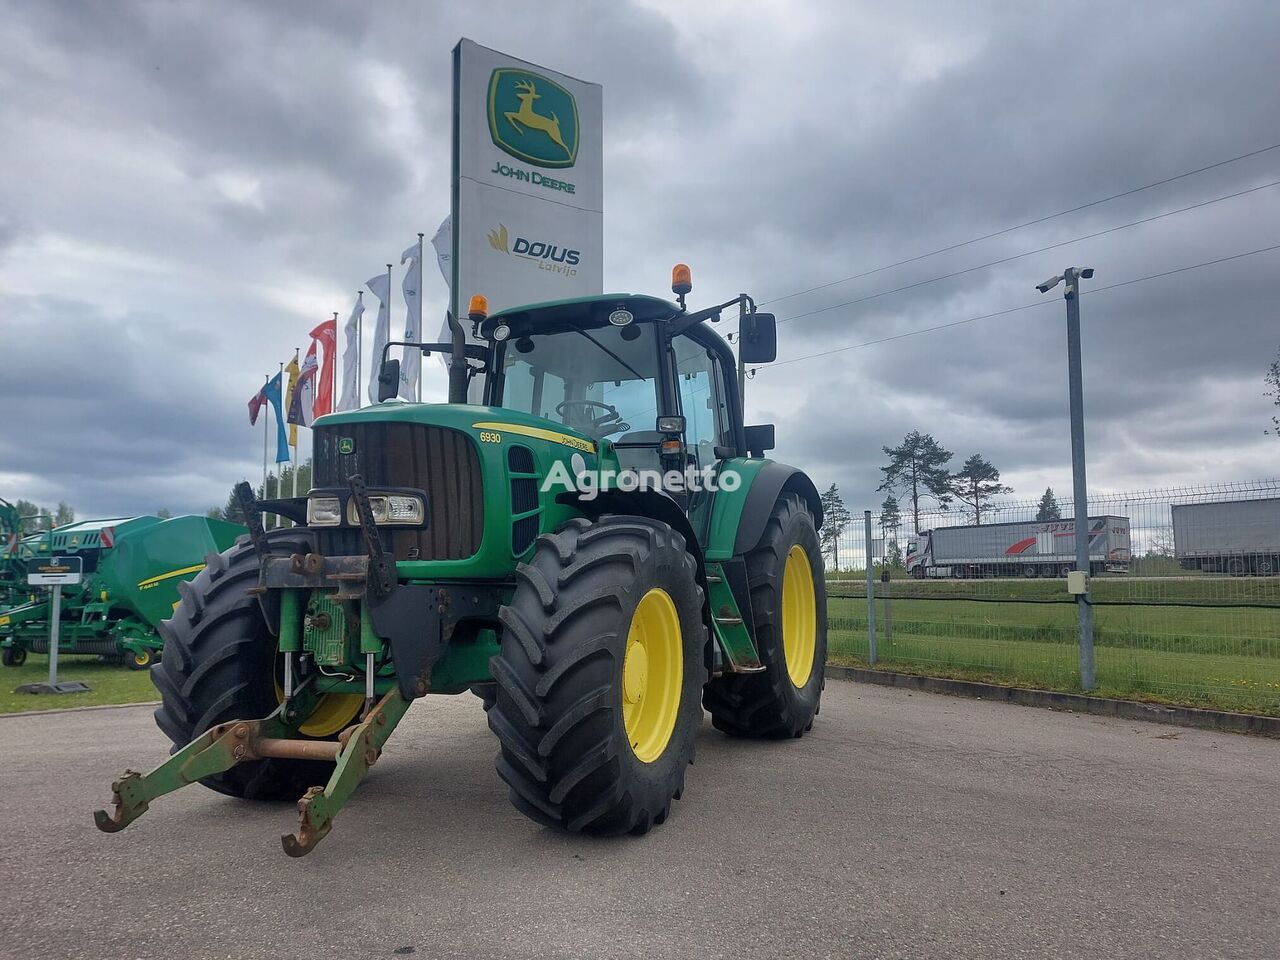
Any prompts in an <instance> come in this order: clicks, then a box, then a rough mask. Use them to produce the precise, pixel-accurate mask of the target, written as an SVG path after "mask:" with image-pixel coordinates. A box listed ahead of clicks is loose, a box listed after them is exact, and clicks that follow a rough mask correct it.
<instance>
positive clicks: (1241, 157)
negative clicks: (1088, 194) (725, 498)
mask: <svg viewBox="0 0 1280 960" xmlns="http://www.w3.org/2000/svg"><path fill="white" fill-rule="evenodd" d="M1276 149H1280V143H1273V144H1272V145H1271V146H1269V147H1262V148H1260V149H1258V150H1250V151H1249V152H1248V153H1242V154H1239V155H1238V156H1234V157H1228V158H1227V159H1225V160H1219V161H1217V162H1216V163H1210V164H1208V165H1207V166H1203V167H1198V168H1196V169H1195V170H1188V171H1187V172H1186V173H1179V174H1177V175H1176V176H1172V177H1165V178H1164V179H1163V180H1155V181H1153V182H1151V183H1146V184H1143V185H1142V186H1140V187H1134V188H1133V189H1131V190H1124V191H1122V192H1120V193H1113V194H1111V195H1110V196H1107V197H1100V198H1098V199H1097V200H1090V201H1089V202H1088V203H1082V204H1080V205H1079V206H1076V207H1071V208H1070V209H1068V210H1059V211H1058V212H1057V213H1049V214H1045V215H1044V216H1042V217H1036V218H1035V219H1034V220H1027V221H1025V222H1023V223H1017V224H1014V225H1013V226H1011V227H1005V228H1004V229H1002V230H997V231H995V232H994V233H987V234H983V235H982V236H980V237H973V238H972V239H969V240H962V241H960V242H959V243H953V244H950V245H949V246H945V247H939V248H938V249H937V250H930V251H929V252H928V253H921V254H918V255H917V256H914V257H907V258H906V259H905V260H896V261H894V262H893V263H886V264H885V265H884V266H882V267H876V268H875V269H873V270H866V271H864V272H862V273H855V274H852V275H850V276H848V277H841V278H840V279H839V280H831V281H829V282H827V283H820V284H818V285H817V286H815V287H808V288H806V289H804V290H797V291H796V292H795V293H788V294H785V295H783V296H781V297H774V298H773V299H771V300H762V301H760V303H759V305H760V306H762V307H763V306H765V305H767V304H770V303H778V302H780V301H782V300H790V299H791V298H792V297H799V296H803V295H804V294H806V293H813V292H815V291H817V290H825V289H826V288H827V287H834V286H836V285H837V284H841V283H847V282H848V281H850V280H861V279H862V278H863V277H869V276H872V275H873V274H877V273H882V272H884V271H885V270H891V269H893V268H894V267H902V266H906V265H907V264H909V263H917V262H919V261H921V260H926V259H928V258H929V257H936V256H937V255H938V254H940V253H949V252H951V251H952V250H959V249H960V248H961V247H967V246H969V245H970V244H974V243H981V242H982V241H983V240H991V239H993V238H994V237H1001V236H1004V235H1005V234H1006V233H1012V232H1013V231H1015V230H1021V229H1022V228H1023V227H1034V226H1035V225H1036V224H1040V223H1044V222H1046V221H1048V220H1054V219H1056V218H1058V217H1065V216H1066V215H1067V214H1069V213H1078V212H1079V211H1081V210H1088V209H1089V208H1090V207H1096V206H1098V205H1099V204H1103V203H1109V202H1110V201H1112V200H1119V199H1121V198H1122V197H1130V196H1133V195H1134V194H1135V193H1141V192H1142V191H1144V190H1151V189H1152V188H1154V187H1162V186H1164V185H1165V184H1167V183H1174V182H1175V181H1178V180H1185V179H1186V178H1187V177H1194V176H1195V175H1196V174H1200V173H1205V172H1207V171H1209V170H1214V169H1217V168H1218V167H1225V166H1226V165H1227V164H1230V163H1237V162H1238V161H1240V160H1247V159H1249V158H1250V157H1256V156H1258V155H1260V154H1263V153H1268V152H1270V151H1272V150H1276Z"/></svg>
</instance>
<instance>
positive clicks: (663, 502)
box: [556, 490, 716, 671]
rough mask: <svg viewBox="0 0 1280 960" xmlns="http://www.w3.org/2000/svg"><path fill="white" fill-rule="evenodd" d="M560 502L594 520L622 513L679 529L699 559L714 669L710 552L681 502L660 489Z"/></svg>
mask: <svg viewBox="0 0 1280 960" xmlns="http://www.w3.org/2000/svg"><path fill="white" fill-rule="evenodd" d="M556 502H557V503H563V504H565V505H566V506H570V507H573V508H574V509H575V510H579V511H581V513H582V515H583V516H585V517H586V518H587V519H589V520H591V521H596V520H599V519H600V517H602V516H603V515H604V514H606V513H622V514H630V515H632V516H640V517H649V518H650V519H651V520H661V521H662V522H663V523H665V524H666V525H667V526H669V527H671V528H672V529H674V530H677V531H679V533H680V535H681V536H682V537H684V542H685V547H686V549H687V550H688V551H689V553H690V554H692V555H693V559H694V561H695V562H696V566H695V570H696V573H695V574H694V578H695V579H696V580H697V583H698V586H699V587H701V588H702V620H703V623H704V624H706V627H707V645H706V648H705V654H704V655H705V661H704V665H705V666H706V668H707V670H708V671H710V670H711V668H712V664H713V662H714V657H715V654H714V649H715V643H716V641H715V630H714V629H713V627H712V624H711V605H710V601H709V599H708V594H707V569H706V565H705V561H706V555H705V554H704V552H703V549H702V541H700V540H699V539H698V535H697V533H695V532H694V529H693V524H691V523H690V522H689V518H688V516H686V515H685V512H684V510H682V509H681V507H680V504H678V503H676V501H675V500H673V499H672V498H671V496H670V495H669V494H666V493H663V492H661V491H659V490H627V491H623V490H601V491H599V492H598V493H597V494H596V495H595V496H594V497H591V498H589V499H588V498H586V497H583V496H582V494H580V493H562V494H560V496H558V497H556Z"/></svg>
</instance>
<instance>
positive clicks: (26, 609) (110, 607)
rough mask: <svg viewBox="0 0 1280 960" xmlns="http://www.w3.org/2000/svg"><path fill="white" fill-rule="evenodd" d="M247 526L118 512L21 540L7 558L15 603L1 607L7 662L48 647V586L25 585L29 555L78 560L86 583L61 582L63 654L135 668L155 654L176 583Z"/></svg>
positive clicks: (0, 643) (1, 644)
mask: <svg viewBox="0 0 1280 960" xmlns="http://www.w3.org/2000/svg"><path fill="white" fill-rule="evenodd" d="M244 530H245V528H244V527H242V526H240V525H238V524H234V523H227V522H225V521H222V520H211V519H209V518H207V517H194V516H188V517H174V518H173V519H170V520H162V519H161V518H159V517H120V518H114V519H108V520H87V521H81V522H78V523H71V524H67V525H65V526H62V527H58V528H56V529H54V530H51V531H49V532H48V533H43V534H37V535H35V536H31V537H27V538H25V539H24V540H22V541H20V543H19V545H18V549H17V550H15V551H14V555H13V556H12V557H11V558H9V559H8V570H9V573H10V578H11V579H12V580H13V581H14V583H15V586H14V587H13V588H12V593H14V594H17V593H18V591H22V595H21V596H20V597H18V598H17V599H20V600H21V601H22V602H18V603H16V604H14V605H13V606H10V607H8V608H7V609H3V610H0V649H3V662H4V664H5V665H6V666H17V665H19V664H21V663H22V662H23V661H25V660H26V657H27V652H28V651H35V652H36V653H47V652H48V650H49V612H50V600H49V593H48V590H47V589H42V588H27V587H25V567H26V559H27V558H29V557H32V556H41V557H44V556H53V555H55V554H56V555H60V556H62V555H67V556H78V557H80V558H81V560H82V562H83V567H84V581H83V582H82V583H81V584H80V585H79V586H75V587H64V588H63V597H62V617H61V624H60V625H59V643H58V652H59V653H60V654H97V655H105V656H120V657H123V658H124V662H125V663H126V664H128V665H129V666H130V667H133V668H135V669H139V670H141V669H144V668H146V667H148V666H150V665H151V664H152V663H153V662H154V661H155V659H156V655H157V653H158V652H159V650H160V649H161V647H162V645H163V644H162V641H161V640H160V637H159V635H158V634H157V632H156V625H157V624H158V623H159V622H160V621H161V620H163V619H165V618H166V617H169V616H171V615H172V613H173V608H174V606H176V605H177V603H178V584H179V583H182V582H185V581H187V580H190V579H191V578H192V577H194V576H195V575H196V574H197V573H199V572H200V571H201V570H202V569H204V562H205V557H206V556H208V554H210V553H220V552H221V551H223V550H225V549H227V548H228V547H230V546H231V545H232V544H233V543H234V542H235V539H236V537H237V536H239V535H241V534H242V533H244Z"/></svg>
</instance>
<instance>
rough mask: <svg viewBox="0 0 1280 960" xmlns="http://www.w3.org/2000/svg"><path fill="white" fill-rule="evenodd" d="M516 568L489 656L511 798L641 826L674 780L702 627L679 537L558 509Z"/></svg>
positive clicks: (646, 525) (686, 750)
mask: <svg viewBox="0 0 1280 960" xmlns="http://www.w3.org/2000/svg"><path fill="white" fill-rule="evenodd" d="M516 577H517V585H516V590H515V594H514V595H513V596H512V598H511V603H510V604H508V605H507V606H504V607H503V608H502V609H501V610H500V612H499V618H500V619H501V621H502V623H503V627H504V629H503V631H502V646H501V652H500V653H499V654H498V655H497V656H495V657H493V658H492V660H491V661H490V665H491V669H492V671H493V677H494V679H495V680H496V681H497V685H498V686H497V694H498V695H497V702H496V703H495V705H494V707H493V709H491V710H490V711H489V727H490V729H492V730H493V732H494V733H495V734H497V736H498V740H499V742H500V744H501V751H500V752H499V754H498V759H497V768H498V775H499V776H501V777H502V779H503V780H504V781H506V783H507V785H508V786H509V787H510V788H511V802H512V803H513V804H514V805H515V807H516V809H518V810H519V811H520V812H521V813H524V814H525V815H526V816H528V817H529V818H530V819H532V820H535V821H537V822H538V823H541V824H544V825H546V826H551V827H557V828H559V829H563V830H568V831H571V832H579V831H582V832H586V833H593V834H621V833H635V834H641V833H645V832H646V831H648V829H649V827H650V826H651V825H653V824H657V823H662V822H663V821H664V820H665V819H666V818H667V814H668V812H669V811H670V808H671V801H672V799H673V798H677V797H679V796H680V793H681V791H682V790H683V788H684V775H685V768H686V767H688V765H689V764H690V763H692V762H693V738H694V734H695V733H696V732H697V729H698V726H699V723H700V720H701V717H702V711H701V709H700V708H699V705H698V695H699V691H700V690H701V689H702V685H703V683H704V682H705V680H706V667H705V665H704V652H705V649H706V644H707V631H706V624H705V622H704V620H703V593H702V588H701V587H700V586H698V583H697V579H696V578H697V565H696V563H695V562H694V559H693V557H692V556H690V555H689V553H688V551H687V550H686V547H685V542H684V538H683V537H682V536H681V535H680V534H679V533H677V532H676V531H675V530H673V529H672V528H671V527H669V526H668V525H667V524H665V523H661V522H659V521H657V520H651V519H649V518H647V517H631V516H608V517H604V518H602V519H601V520H599V521H597V522H596V523H591V522H589V521H587V520H584V519H576V520H571V521H569V523H567V524H565V526H563V527H562V528H561V529H560V530H558V531H557V532H556V533H554V534H551V535H544V536H542V537H539V538H538V540H537V545H536V548H535V551H534V554H533V558H532V559H531V560H530V561H529V563H527V564H520V566H519V567H518V568H517V570H516ZM637 611H639V612H637ZM637 648H639V652H637Z"/></svg>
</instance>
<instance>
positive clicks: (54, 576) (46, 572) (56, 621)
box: [13, 556, 89, 693]
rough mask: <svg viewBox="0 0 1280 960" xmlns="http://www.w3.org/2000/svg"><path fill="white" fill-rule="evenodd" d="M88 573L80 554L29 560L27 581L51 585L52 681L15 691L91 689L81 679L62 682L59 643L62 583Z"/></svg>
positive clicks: (79, 578) (39, 585) (50, 668)
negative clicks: (59, 672)
mask: <svg viewBox="0 0 1280 960" xmlns="http://www.w3.org/2000/svg"><path fill="white" fill-rule="evenodd" d="M83 576H84V562H83V561H82V560H81V558H80V557H78V556H69V557H66V556H55V557H48V558H45V559H41V560H31V561H29V562H28V563H27V583H28V584H30V585H31V586H33V587H49V588H50V593H49V682H48V683H24V684H22V685H21V686H19V687H17V688H16V689H15V690H14V691H13V692H14V693H81V692H83V691H85V690H88V689H89V685H88V684H87V683H82V682H81V681H79V680H66V681H62V682H59V681H58V643H59V642H60V638H59V633H60V632H61V627H62V585H63V584H64V583H70V584H78V583H80V582H81V580H82V579H83Z"/></svg>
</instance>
